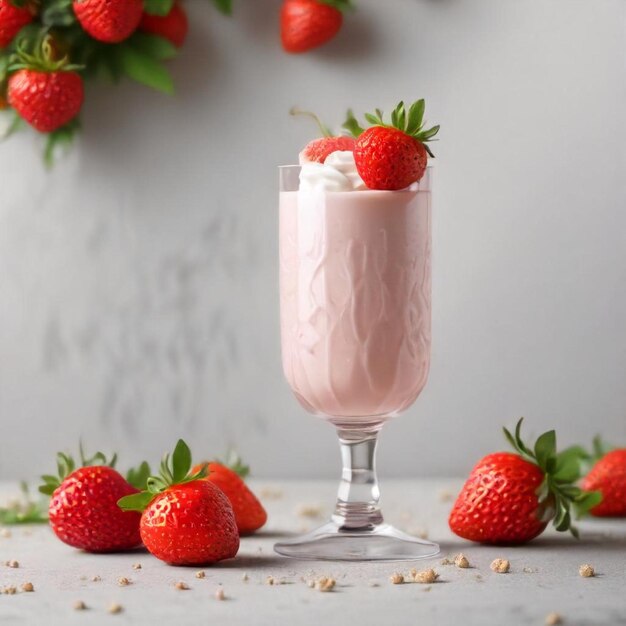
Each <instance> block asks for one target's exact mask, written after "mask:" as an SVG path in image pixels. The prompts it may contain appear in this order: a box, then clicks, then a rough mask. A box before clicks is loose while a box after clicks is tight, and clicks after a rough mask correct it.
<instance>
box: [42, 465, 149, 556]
mask: <svg viewBox="0 0 626 626" xmlns="http://www.w3.org/2000/svg"><path fill="white" fill-rule="evenodd" d="M81 456H82V453H81ZM115 460H116V457H113V459H111V461H110V462H108V464H107V460H106V459H105V457H104V455H103V454H102V453H97V454H96V455H95V456H94V457H93V458H92V459H83V464H84V467H80V468H78V469H75V467H76V464H75V462H74V460H73V459H72V458H71V457H69V456H67V455H65V454H62V453H60V454H59V455H58V468H59V476H52V475H48V476H43V477H42V478H43V480H44V484H43V485H42V486H41V487H40V488H39V491H41V492H42V493H45V494H48V495H51V499H50V506H49V511H48V514H49V519H50V526H51V527H52V530H53V531H54V533H55V535H56V536H57V537H58V538H59V539H60V540H61V541H63V542H64V543H66V544H68V545H70V546H73V547H74V548H80V549H82V550H86V551H88V552H118V551H123V550H130V549H131V548H134V547H135V546H138V545H139V544H140V543H141V537H140V535H139V520H140V515H139V514H138V513H134V512H124V511H121V510H120V509H119V507H118V506H117V501H118V500H119V499H120V498H122V497H124V496H128V495H131V494H135V493H138V491H139V490H138V489H136V488H135V487H133V486H132V485H131V484H130V483H129V482H127V481H126V480H125V479H124V477H123V476H122V475H121V474H119V473H118V472H117V471H115V469H114V468H113V465H115Z"/></svg>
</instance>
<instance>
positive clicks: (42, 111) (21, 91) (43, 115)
mask: <svg viewBox="0 0 626 626" xmlns="http://www.w3.org/2000/svg"><path fill="white" fill-rule="evenodd" d="M8 96H9V103H10V105H11V106H12V107H13V108H14V109H15V110H16V111H17V112H18V113H19V115H20V117H22V118H23V119H25V120H26V121H27V122H28V123H29V124H30V125H31V126H32V127H33V128H36V129H37V130H38V131H40V132H42V133H49V132H51V131H53V130H56V129H57V128H60V127H61V126H64V125H65V124H67V123H68V122H69V121H71V120H72V119H74V118H75V117H76V115H78V112H79V111H80V108H81V106H82V104H83V99H84V91H83V79H82V78H81V77H80V76H79V75H78V74H77V73H76V72H71V71H67V70H65V69H62V70H56V71H41V70H36V69H21V70H19V71H17V72H15V74H13V75H12V76H11V78H9V90H8Z"/></svg>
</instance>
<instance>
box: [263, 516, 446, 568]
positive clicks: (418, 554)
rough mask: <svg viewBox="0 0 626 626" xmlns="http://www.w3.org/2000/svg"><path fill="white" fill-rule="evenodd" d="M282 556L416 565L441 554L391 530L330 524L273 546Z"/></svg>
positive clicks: (430, 544)
mask: <svg viewBox="0 0 626 626" xmlns="http://www.w3.org/2000/svg"><path fill="white" fill-rule="evenodd" d="M274 550H275V551H276V552H278V554H282V555H283V556H289V557H292V558H296V559H316V560H324V561H416V560H418V559H428V558H432V557H435V556H437V555H438V554H439V545H438V544H436V543H433V542H432V541H425V540H424V539H416V538H415V537H411V536H410V535H407V534H406V533H403V532H402V531H400V530H398V529H397V528H394V527H393V526H390V525H389V524H378V525H376V526H372V527H370V528H367V529H366V530H353V529H343V528H340V527H339V526H337V525H336V524H335V523H334V522H328V523H327V524H324V525H323V526H320V527H319V528H316V529H315V530H314V531H312V532H310V533H307V534H306V535H302V536H300V537H296V538H295V539H290V540H287V541H281V542H279V543H277V544H275V545H274Z"/></svg>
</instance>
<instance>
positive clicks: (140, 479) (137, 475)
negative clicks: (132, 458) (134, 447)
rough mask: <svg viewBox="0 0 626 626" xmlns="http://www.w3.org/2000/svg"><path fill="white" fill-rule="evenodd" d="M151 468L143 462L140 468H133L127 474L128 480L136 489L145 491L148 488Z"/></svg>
mask: <svg viewBox="0 0 626 626" xmlns="http://www.w3.org/2000/svg"><path fill="white" fill-rule="evenodd" d="M149 476H150V466H149V465H148V463H146V461H143V462H142V463H141V465H139V466H138V467H131V468H130V469H129V470H128V472H127V473H126V480H127V481H128V482H129V483H130V484H131V485H132V486H133V487H135V488H136V489H141V490H144V489H146V488H147V486H148V478H149Z"/></svg>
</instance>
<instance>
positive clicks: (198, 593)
mask: <svg viewBox="0 0 626 626" xmlns="http://www.w3.org/2000/svg"><path fill="white" fill-rule="evenodd" d="M460 484H461V481H455V480H428V481H424V480H406V481H385V482H384V483H383V485H382V489H383V497H384V501H383V506H384V510H385V513H386V517H387V519H388V521H390V522H392V523H394V524H397V525H398V526H400V527H401V528H403V529H404V530H407V531H409V532H413V533H423V534H427V535H428V537H429V538H432V539H433V540H435V541H438V542H439V543H440V544H441V556H440V557H438V558H436V559H432V560H429V561H421V562H419V563H342V562H330V563H329V562H321V561H295V560H291V559H286V558H283V557H280V556H278V555H276V554H275V553H274V552H273V549H272V546H273V543H274V541H275V540H276V539H277V538H278V537H284V536H286V535H289V534H291V533H294V532H300V531H304V530H307V529H310V528H313V527H314V526H315V525H317V524H318V523H319V522H321V521H323V519H324V517H325V516H326V515H328V513H329V512H330V509H331V505H332V502H333V500H334V495H335V493H334V492H335V484H333V483H331V482H326V481H324V482H321V481H320V482H300V481H298V482H296V481H292V482H289V481H273V482H271V483H270V482H266V481H263V482H261V481H259V482H253V486H254V488H255V489H256V490H257V492H258V493H259V494H261V496H262V498H263V500H264V503H265V505H266V507H267V509H268V513H269V522H268V524H267V527H266V528H265V529H264V530H263V531H262V532H260V533H259V534H257V535H255V536H253V537H250V538H244V539H243V540H242V544H241V549H240V552H239V555H238V556H237V558H235V559H233V560H230V561H225V562H223V563H221V564H219V565H216V566H212V567H207V568H203V569H204V571H205V573H206V575H205V577H204V578H202V579H199V578H196V576H195V574H196V571H197V570H198V568H176V567H171V566H168V565H165V564H164V563H161V562H160V561H158V560H156V559H155V558H153V557H151V556H150V555H149V554H148V553H146V552H144V551H142V550H139V551H136V552H133V553H130V554H116V555H91V554H86V553H83V552H80V551H77V550H73V549H71V548H69V547H68V546H66V545H64V544H62V543H61V542H60V541H58V540H57V539H56V538H55V537H54V536H53V535H52V533H51V531H50V530H49V529H48V527H46V526H28V527H24V526H13V527H10V528H8V529H6V530H5V531H4V532H0V535H9V533H10V536H0V589H1V588H4V587H5V586H7V585H15V586H17V587H18V590H19V588H20V586H21V585H22V584H23V583H25V582H32V584H33V585H34V587H35V591H34V592H33V593H26V592H20V591H18V593H17V594H15V595H6V594H2V595H0V623H2V624H16V625H20V624H34V625H35V624H36V625H39V624H64V625H65V624H68V625H71V624H90V626H99V625H100V624H150V625H154V624H164V623H168V622H169V623H171V624H194V625H196V624H198V625H199V624H228V625H229V626H230V625H239V624H241V625H244V624H245V625H246V626H250V625H257V624H258V625H265V624H267V625H270V624H271V625H275V624H295V625H298V624H325V625H330V624H347V623H349V622H353V623H357V622H358V623H359V624H361V625H362V624H382V623H385V624H436V625H438V624H445V625H447V624H463V625H472V624H477V625H489V624H498V625H501V624H521V625H525V624H529V625H530V624H538V625H541V624H544V623H545V619H546V615H547V614H548V613H550V612H552V611H555V612H558V613H560V614H561V616H562V618H563V623H564V624H578V625H581V626H582V625H585V626H586V625H596V624H597V625H605V624H606V625H607V626H613V625H616V624H626V520H609V521H605V520H589V521H583V522H582V523H580V524H579V526H580V529H581V540H580V541H576V540H574V539H572V538H570V537H568V536H564V535H560V534H557V533H554V532H551V531H548V532H546V533H545V534H544V535H543V536H542V537H540V538H539V539H537V540H536V541H534V542H532V543H531V544H529V545H527V546H522V547H515V548H513V547H506V548H503V547H487V546H478V545H474V544H471V543H469V542H465V541H463V540H460V539H458V538H456V537H455V536H454V535H452V534H451V532H450V531H449V529H448V527H447V522H446V520H447V514H448V511H449V509H450V506H451V501H450V499H451V498H452V496H453V495H454V494H456V492H457V490H458V488H459V486H460ZM11 491H15V487H13V486H10V485H3V486H1V487H0V495H1V496H2V497H6V496H7V494H9V493H11ZM317 514H319V515H317ZM7 530H8V532H7ZM461 551H462V552H463V553H464V554H465V555H466V556H467V557H468V559H469V561H470V563H471V565H472V567H471V568H470V569H459V568H457V567H455V566H454V565H446V564H442V559H444V558H445V557H447V556H451V555H454V554H456V553H458V552H461ZM497 557H502V558H506V559H508V560H509V561H510V563H511V572H510V573H509V574H495V573H494V572H492V571H491V570H490V568H489V565H490V563H491V561H492V560H493V559H494V558H497ZM13 559H14V560H17V561H18V562H19V567H18V568H10V567H7V566H6V565H4V563H5V561H8V560H13ZM135 563H140V564H141V569H133V567H132V566H133V564H135ZM583 563H590V564H592V565H593V566H594V567H595V569H596V571H597V573H598V575H597V576H596V577H594V578H581V577H580V576H579V573H578V568H579V566H580V565H581V564H583ZM413 566H416V567H417V568H418V569H422V568H426V567H434V568H435V569H436V570H437V572H438V573H439V574H440V578H439V581H438V582H436V583H435V584H433V585H421V584H414V583H412V584H402V585H394V584H392V583H391V582H390V580H389V577H390V576H391V575H392V574H393V573H394V572H397V571H399V572H407V571H408V570H409V569H410V568H411V567H413ZM244 575H247V580H244ZM323 575H327V576H332V577H334V578H335V579H336V580H337V586H336V587H335V590H334V591H333V592H331V593H321V592H319V591H316V590H315V589H311V588H310V587H309V586H308V585H307V581H309V580H310V579H312V578H315V577H317V576H323ZM94 576H99V577H100V579H101V580H99V581H93V580H92V578H93V577H94ZM268 576H272V577H273V578H274V580H275V581H276V582H278V583H281V584H274V585H270V584H268V583H267V577H268ZM120 577H127V578H129V579H130V581H131V583H130V584H129V585H128V586H123V587H122V586H119V584H118V579H119V578H120ZM178 581H183V582H185V583H187V584H188V586H189V590H184V591H181V590H178V589H176V588H175V584H176V583H177V582H178ZM219 586H221V587H222V588H223V590H224V593H225V596H226V599H225V600H223V601H220V600H218V599H217V598H216V596H215V592H216V590H217V589H218V587H219ZM79 600H82V601H83V602H84V603H85V604H86V605H87V607H88V609H87V610H86V611H76V610H74V608H73V605H74V603H75V602H76V601H79ZM112 603H118V604H120V605H121V606H122V607H123V611H122V612H121V613H119V614H110V613H109V612H108V611H107V609H108V607H109V606H110V605H111V604H112Z"/></svg>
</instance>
